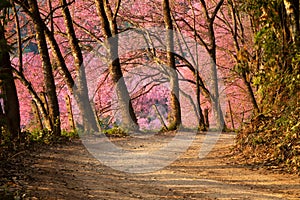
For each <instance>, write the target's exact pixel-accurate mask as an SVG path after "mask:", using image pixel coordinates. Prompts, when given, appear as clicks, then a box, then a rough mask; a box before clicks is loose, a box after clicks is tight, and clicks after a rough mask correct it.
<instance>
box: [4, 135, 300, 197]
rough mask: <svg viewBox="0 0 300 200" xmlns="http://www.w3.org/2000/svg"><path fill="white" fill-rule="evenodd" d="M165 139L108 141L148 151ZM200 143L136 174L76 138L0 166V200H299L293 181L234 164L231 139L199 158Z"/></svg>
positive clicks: (298, 185) (299, 185)
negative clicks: (109, 163) (103, 161)
mask: <svg viewBox="0 0 300 200" xmlns="http://www.w3.org/2000/svg"><path fill="white" fill-rule="evenodd" d="M168 138H170V136H167V135H164V134H161V135H155V136H153V137H151V138H147V140H142V139H140V138H132V137H125V138H111V140H112V141H113V142H114V143H116V144H118V145H119V146H128V145H130V146H131V147H135V148H136V149H150V150H151V149H152V148H154V146H155V145H157V143H158V142H157V141H160V140H162V141H163V140H165V139H168ZM203 138H204V134H198V135H197V136H196V140H194V142H193V143H192V145H191V146H190V148H189V149H188V150H187V151H186V152H185V153H184V154H182V155H181V156H180V158H179V159H177V160H176V161H174V162H173V163H172V164H171V165H169V166H167V167H165V168H163V169H161V170H158V171H155V172H151V173H142V174H132V173H125V172H121V171H117V170H114V169H112V168H110V167H107V166H105V165H103V164H101V162H100V161H98V160H97V159H95V158H94V157H93V156H92V155H91V154H90V153H89V152H88V150H87V149H86V148H85V146H84V145H83V144H82V143H81V141H80V140H79V139H76V140H73V141H71V142H68V143H67V144H60V145H52V146H51V147H50V148H49V147H47V146H42V145H37V146H36V147H35V148H33V150H31V151H21V152H19V153H18V154H15V155H12V156H10V157H9V158H8V159H7V160H5V161H3V160H2V161H1V162H0V166H1V168H0V170H1V171H0V199H72V200H73V199H80V200H81V199H122V200H123V199H272V200H273V199H300V177H299V176H297V175H290V174H283V173H281V172H280V171H276V172H274V171H270V170H267V169H263V168H258V167H257V166H246V165H241V164H237V162H236V159H233V158H232V155H231V153H230V148H231V146H232V145H233V142H234V134H229V133H224V134H222V135H221V136H220V138H219V140H218V142H217V144H216V145H215V146H214V148H213V149H212V151H211V152H210V153H209V154H208V156H206V157H205V158H203V159H199V157H198V153H199V148H200V146H201V144H202V141H203ZM5 194H6V198H5V197H4V195H5ZM9 194H11V195H9ZM1 196H2V197H1Z"/></svg>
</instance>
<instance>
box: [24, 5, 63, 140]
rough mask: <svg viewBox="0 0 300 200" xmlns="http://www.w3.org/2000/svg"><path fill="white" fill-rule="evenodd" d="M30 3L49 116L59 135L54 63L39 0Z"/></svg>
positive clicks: (52, 128) (54, 131)
mask: <svg viewBox="0 0 300 200" xmlns="http://www.w3.org/2000/svg"><path fill="white" fill-rule="evenodd" d="M28 4H29V7H30V10H31V12H32V19H33V22H34V27H35V30H36V40H37V44H38V49H39V53H40V57H41V60H42V66H43V73H44V82H45V88H46V94H47V98H48V103H49V117H50V125H51V130H52V131H53V134H54V135H57V136H59V135H60V133H61V129H60V118H59V105H58V99H57V95H56V87H55V82H54V76H53V71H52V65H51V61H50V56H49V52H48V46H47V42H46V37H45V33H44V31H45V30H44V26H43V20H42V18H41V16H40V12H39V8H38V4H37V1H36V0H28Z"/></svg>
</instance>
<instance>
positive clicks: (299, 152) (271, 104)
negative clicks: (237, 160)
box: [236, 0, 300, 174]
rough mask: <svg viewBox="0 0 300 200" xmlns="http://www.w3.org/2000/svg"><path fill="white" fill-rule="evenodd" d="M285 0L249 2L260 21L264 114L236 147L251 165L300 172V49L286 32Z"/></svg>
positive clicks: (259, 84) (256, 81) (258, 74)
mask: <svg viewBox="0 0 300 200" xmlns="http://www.w3.org/2000/svg"><path fill="white" fill-rule="evenodd" d="M282 6H283V4H282V1H276V0H274V1H266V0H263V1H258V0H255V1H246V3H245V4H244V8H246V9H245V10H246V12H247V13H250V15H252V16H253V17H254V19H256V23H258V24H257V27H259V28H257V30H255V32H254V35H255V37H254V41H255V48H256V49H257V50H258V52H261V54H260V55H259V58H257V59H259V62H260V66H259V67H260V68H259V69H257V70H256V71H255V72H254V77H253V78H252V85H253V86H255V87H256V88H257V92H256V95H257V97H258V100H259V101H258V102H259V107H260V111H261V113H260V114H258V115H257V116H254V117H253V119H252V120H251V122H250V123H249V124H247V125H245V126H244V127H243V129H242V130H241V131H240V133H239V134H238V136H237V142H236V150H237V152H239V154H240V155H242V156H243V157H244V158H245V159H246V160H247V163H251V162H253V163H260V164H264V165H271V166H277V167H282V169H284V170H286V171H288V172H293V173H299V174H300V135H299V134H300V123H299V119H300V101H299V96H300V69H299V65H300V51H299V47H298V45H297V44H295V43H293V42H292V41H291V38H289V37H287V34H285V33H284V31H283V30H284V28H285V27H284V25H285V24H288V23H287V21H284V20H286V18H283V17H282V15H281V14H280V13H279V12H282V10H283V9H282V8H283V7H282Z"/></svg>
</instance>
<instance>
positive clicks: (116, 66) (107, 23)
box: [95, 0, 138, 129]
mask: <svg viewBox="0 0 300 200" xmlns="http://www.w3.org/2000/svg"><path fill="white" fill-rule="evenodd" d="M95 3H96V7H97V12H98V16H99V18H100V21H101V28H102V31H103V35H104V37H105V38H106V39H108V41H107V43H106V46H105V47H106V49H107V59H108V62H109V63H108V66H109V72H110V75H111V77H112V81H113V83H114V84H115V86H116V91H117V96H118V103H119V106H120V112H121V116H122V126H123V127H125V128H128V129H137V128H138V123H137V118H136V115H135V113H134V109H133V106H132V102H131V98H130V96H129V92H128V89H127V86H126V84H125V80H124V77H123V73H122V69H121V63H120V59H119V50H118V38H117V33H118V30H117V22H116V13H114V14H113V13H112V10H111V8H110V6H109V3H108V1H106V0H95Z"/></svg>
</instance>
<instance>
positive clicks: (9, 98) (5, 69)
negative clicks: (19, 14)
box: [0, 1, 20, 140]
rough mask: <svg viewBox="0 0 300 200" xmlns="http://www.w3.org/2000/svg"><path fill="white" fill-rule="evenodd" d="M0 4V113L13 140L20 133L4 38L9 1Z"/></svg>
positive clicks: (17, 105) (10, 68)
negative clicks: (1, 100) (0, 102)
mask: <svg viewBox="0 0 300 200" xmlns="http://www.w3.org/2000/svg"><path fill="white" fill-rule="evenodd" d="M0 6H2V7H0V15H1V18H2V20H1V21H0V45H1V48H0V91H1V93H2V94H1V95H2V99H3V104H4V113H0V115H1V114H4V117H5V122H6V126H7V128H8V131H9V132H10V136H11V139H12V140H14V139H16V138H18V137H19V134H20V109H19V99H18V95H17V90H16V85H15V81H14V77H13V72H12V67H11V62H10V55H9V51H10V46H9V45H8V43H7V40H6V38H5V24H6V20H7V18H6V14H7V12H6V11H7V6H9V3H8V2H7V1H4V2H2V3H1V5H0ZM0 107H1V108H0V110H1V111H2V112H3V110H2V105H0Z"/></svg>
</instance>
